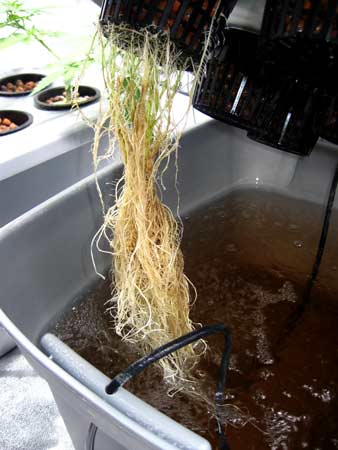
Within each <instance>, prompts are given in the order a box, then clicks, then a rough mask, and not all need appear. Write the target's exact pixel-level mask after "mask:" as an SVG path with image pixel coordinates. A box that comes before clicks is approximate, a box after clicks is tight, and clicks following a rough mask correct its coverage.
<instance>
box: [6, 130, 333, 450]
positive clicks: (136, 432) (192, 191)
mask: <svg viewBox="0 0 338 450" xmlns="http://www.w3.org/2000/svg"><path fill="white" fill-rule="evenodd" d="M337 160H338V154H337V153H336V151H334V146H331V145H326V144H324V143H320V144H319V146H318V147H317V149H316V150H315V151H314V152H313V154H312V155H311V157H310V158H306V159H299V157H297V156H294V155H291V154H287V153H282V152H280V151H278V150H274V149H270V148H268V147H265V146H261V145H260V144H257V143H255V142H252V141H249V140H247V139H246V137H245V132H243V131H241V130H237V129H235V128H231V127H228V126H226V125H223V124H219V123H216V122H209V123H207V124H206V125H203V126H200V127H198V128H195V129H192V130H191V131H190V132H189V133H187V134H186V135H185V136H184V137H183V141H182V148H181V150H180V156H179V190H180V203H181V212H182V214H185V213H186V212H188V211H189V210H191V209H192V208H195V207H196V206H198V205H201V204H203V203H204V202H208V201H209V200H211V199H212V198H213V197H215V196H218V195H219V194H221V193H226V192H230V191H233V190H236V189H241V188H243V187H245V188H248V186H249V187H252V188H253V189H259V188H260V187H261V186H264V188H265V189H266V188H271V189H273V190H274V191H277V192H280V193H282V194H283V195H286V196H290V197H298V198H302V199H307V200H310V201H312V202H315V203H323V202H324V201H325V199H326V196H327V191H328V189H329V185H330V179H331V176H332V174H333V172H334V168H335V164H336V162H337ZM120 171H121V168H120V166H119V165H118V164H115V165H113V166H112V167H107V168H105V169H103V170H102V172H101V173H100V183H101V186H102V188H103V190H104V195H105V196H106V198H108V194H109V193H110V190H111V186H110V185H109V184H107V183H108V182H111V181H112V179H113V178H116V177H118V176H119V174H120ZM165 184H166V186H167V190H166V191H165V192H164V199H165V201H166V202H167V203H168V204H169V205H170V206H171V207H172V208H175V207H176V202H177V199H176V197H177V196H176V192H175V187H174V170H173V168H172V167H171V168H170V169H169V171H168V173H167V175H166V179H165ZM109 198H110V197H109ZM101 221H102V217H101V209H100V205H99V202H98V196H97V192H96V188H95V180H94V178H93V177H88V178H87V179H85V180H83V181H80V182H79V183H77V184H76V185H74V186H73V187H71V188H69V189H67V190H65V191H63V192H62V193H60V194H58V195H56V196H55V197H54V198H52V199H50V200H48V201H47V202H45V203H43V204H42V205H40V206H38V207H36V208H35V209H33V210H31V211H30V212H28V213H26V214H25V215H23V216H21V217H19V218H18V219H17V220H15V221H13V222H11V223H10V224H8V225H6V226H5V227H3V228H2V229H1V230H0V262H1V273H0V285H1V303H0V304H1V310H0V325H2V326H3V327H4V328H5V329H6V330H7V332H8V333H9V335H10V336H11V337H12V338H13V339H14V340H15V341H16V342H17V344H18V345H19V347H20V349H21V350H22V352H23V353H24V355H25V356H26V357H27V359H28V360H29V361H30V363H31V364H32V366H33V367H34V368H35V369H36V371H37V372H38V373H39V374H40V375H41V376H42V377H44V378H45V379H46V380H47V382H48V383H49V385H50V387H51V389H52V391H53V394H54V397H55V400H56V402H57V404H58V407H59V410H60V412H61V414H62V416H63V418H64V420H65V423H66V426H67V428H68V431H69V433H70V436H71V438H72V440H73V443H74V446H75V448H76V449H77V450H83V449H96V450H106V449H107V450H108V449H109V450H136V449H137V450H150V449H151V450H156V449H158V450H159V449H162V450H174V449H181V450H210V444H209V443H208V442H207V441H206V440H205V439H203V438H201V437H199V436H197V435H196V434H194V433H193V432H191V431H190V430H188V429H186V428H184V427H182V426H181V425H179V424H178V423H176V422H175V421H173V420H172V419H170V418H168V417H167V416H165V415H163V414H162V413H160V412H158V411H157V410H155V409H154V408H152V407H150V406H149V405H147V404H146V403H144V402H143V401H141V400H140V399H138V398H137V397H135V396H134V395H132V394H130V393H128V392H127V391H126V390H124V389H121V390H120V391H119V392H118V393H117V394H116V395H114V396H107V395H106V394H105V392H104V386H105V385H106V383H107V381H108V379H107V378H106V377H105V376H104V375H103V374H102V373H101V372H100V371H98V370H97V369H95V368H94V367H93V366H91V365H90V364H89V363H87V362H86V361H85V360H83V359H82V358H81V357H80V356H78V355H77V354H75V353H74V352H73V351H72V350H70V349H69V348H68V347H67V346H66V345H65V344H63V343H62V342H60V341H59V340H58V339H57V338H56V337H54V336H52V335H50V334H48V329H49V327H50V323H51V322H54V321H55V320H56V319H57V317H58V316H59V315H60V314H62V312H63V311H64V310H65V309H67V308H69V307H70V306H71V305H72V303H73V302H74V301H75V299H76V298H77V297H78V296H79V295H81V294H82V293H83V292H84V291H85V290H87V289H88V288H89V287H91V286H92V285H93V284H94V283H95V282H96V281H97V280H98V278H97V275H96V274H95V271H94V269H93V266H92V262H91V257H90V242H91V240H92V237H93V235H94V233H95V232H96V230H97V229H98V227H99V226H100V223H101ZM95 256H96V261H97V264H98V268H99V270H101V271H103V270H105V268H107V267H108V265H109V263H110V258H109V257H107V256H104V255H102V254H100V255H99V254H97V255H95ZM96 426H97V427H98V431H97V432H96Z"/></svg>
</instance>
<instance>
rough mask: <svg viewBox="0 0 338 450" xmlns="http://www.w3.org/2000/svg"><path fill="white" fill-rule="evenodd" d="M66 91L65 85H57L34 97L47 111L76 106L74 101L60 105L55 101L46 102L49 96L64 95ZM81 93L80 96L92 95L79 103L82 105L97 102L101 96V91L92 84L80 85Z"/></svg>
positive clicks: (36, 102)
mask: <svg viewBox="0 0 338 450" xmlns="http://www.w3.org/2000/svg"><path fill="white" fill-rule="evenodd" d="M64 91H65V88H64V86H59V87H55V88H50V89H46V90H45V91H43V92H40V94H37V95H36V96H35V97H34V103H35V106H36V107H37V108H39V109H45V110H47V111H60V110H67V109H72V108H73V107H74V104H73V103H69V104H65V105H64V104H62V105H58V104H53V103H50V104H48V103H46V101H47V100H48V99H49V98H51V97H55V96H57V95H62V94H63V93H64ZM79 94H80V96H85V95H88V96H90V97H91V98H89V99H88V100H86V101H84V102H81V103H79V106H81V107H83V106H87V105H91V104H92V103H95V102H97V101H98V99H99V98H100V96H101V93H100V91H99V90H98V89H96V88H94V87H91V86H79Z"/></svg>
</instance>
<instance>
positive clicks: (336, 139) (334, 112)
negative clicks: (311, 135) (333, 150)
mask: <svg viewBox="0 0 338 450" xmlns="http://www.w3.org/2000/svg"><path fill="white" fill-rule="evenodd" d="M320 136H321V137H322V138H323V139H326V140H327V141H330V142H333V143H334V144H337V145H338V96H337V97H335V98H332V99H331V101H330V106H329V108H328V109H327V111H326V113H325V114H324V123H323V126H322V129H321V132H320Z"/></svg>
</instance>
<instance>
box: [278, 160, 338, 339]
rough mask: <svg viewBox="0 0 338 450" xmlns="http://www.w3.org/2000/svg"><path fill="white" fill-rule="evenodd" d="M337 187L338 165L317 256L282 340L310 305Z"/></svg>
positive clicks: (328, 200)
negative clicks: (300, 300)
mask: <svg viewBox="0 0 338 450" xmlns="http://www.w3.org/2000/svg"><path fill="white" fill-rule="evenodd" d="M337 185H338V164H337V166H336V170H335V172H334V175H333V178H332V182H331V187H330V192H329V197H328V199H327V204H326V209H325V216H324V221H323V226H322V232H321V235H320V239H319V243H318V249H317V254H316V258H315V261H314V263H313V267H312V271H311V275H310V276H309V279H308V282H307V284H306V287H305V290H304V294H303V299H302V302H301V303H300V305H299V306H298V307H297V309H296V311H295V312H294V313H293V314H292V316H291V317H290V319H289V321H288V324H287V326H286V329H285V332H284V333H283V336H282V337H283V338H285V337H286V336H287V335H289V334H290V333H291V332H292V331H293V330H294V328H295V326H296V325H297V323H298V321H299V319H300V318H301V317H302V315H303V313H304V311H305V308H306V306H307V305H308V304H309V303H310V300H311V293H312V288H313V285H314V282H315V281H316V278H317V275H318V272H319V268H320V263H321V261H322V257H323V254H324V251H325V245H326V240H327V234H328V231H329V226H330V219H331V214H332V208H333V203H334V199H335V195H336V191H337ZM280 340H281V339H280Z"/></svg>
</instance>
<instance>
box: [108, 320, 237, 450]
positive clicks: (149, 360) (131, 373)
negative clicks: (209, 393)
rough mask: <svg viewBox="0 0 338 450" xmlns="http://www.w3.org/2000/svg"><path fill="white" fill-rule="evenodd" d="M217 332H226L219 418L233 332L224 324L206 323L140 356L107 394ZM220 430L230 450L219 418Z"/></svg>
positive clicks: (217, 398) (223, 445)
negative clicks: (169, 356) (162, 359)
mask: <svg viewBox="0 0 338 450" xmlns="http://www.w3.org/2000/svg"><path fill="white" fill-rule="evenodd" d="M215 333H223V334H224V350H223V354H222V360H221V365H220V369H219V374H218V381H217V389H216V394H215V403H216V415H217V418H218V419H220V414H219V411H220V408H221V407H222V405H223V402H224V390H225V386H226V378H227V371H228V367H229V358H230V352H231V342H232V340H231V332H230V330H229V329H228V328H227V327H226V326H225V325H224V324H221V323H220V324H214V325H206V326H204V327H202V328H199V329H198V330H195V331H192V332H190V333H187V334H185V335H184V336H181V337H179V338H177V339H175V340H173V341H170V342H168V343H167V344H164V345H162V346H161V347H159V348H157V349H156V350H154V351H153V352H152V353H150V354H149V355H147V356H144V357H143V358H140V359H139V360H137V361H135V362H134V363H132V364H131V365H130V366H129V367H128V368H127V369H126V370H124V371H123V372H121V373H119V374H118V375H116V377H114V378H113V379H112V380H111V382H110V383H109V384H108V385H107V386H106V393H107V394H115V392H116V391H117V390H118V389H119V388H120V387H121V386H123V385H124V384H125V383H126V382H127V381H129V380H130V379H131V378H133V377H135V376H136V375H138V374H139V373H140V372H142V371H143V370H144V369H145V368H147V367H148V366H149V365H150V364H153V363H154V362H156V361H158V360H160V359H161V358H164V357H165V356H168V355H169V354H171V353H173V352H176V351H177V350H179V349H180V348H182V347H185V346H186V345H189V344H191V343H193V342H195V341H198V340H199V339H203V338H204V337H207V336H209V335H211V334H215ZM219 425H220V427H221V428H220V431H219V433H218V434H219V442H220V450H229V446H228V443H227V440H226V437H225V431H224V426H222V425H221V421H220V420H219Z"/></svg>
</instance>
